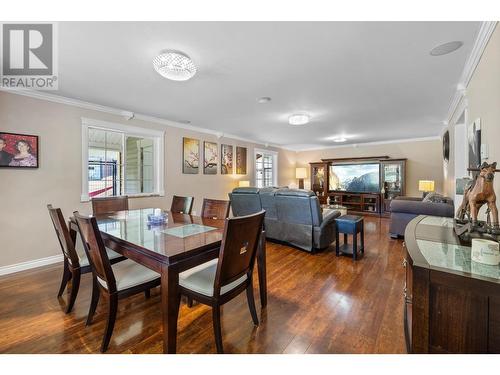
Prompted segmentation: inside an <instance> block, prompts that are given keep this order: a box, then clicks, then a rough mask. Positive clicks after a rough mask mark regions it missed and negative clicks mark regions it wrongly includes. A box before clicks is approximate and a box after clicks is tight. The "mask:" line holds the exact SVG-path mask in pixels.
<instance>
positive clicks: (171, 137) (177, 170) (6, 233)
mask: <svg viewBox="0 0 500 375" xmlns="http://www.w3.org/2000/svg"><path fill="white" fill-rule="evenodd" d="M81 117H88V118H93V119H98V120H104V121H110V122H115V123H122V124H128V125H134V126H141V127H147V128H152V129H157V130H164V131H165V154H166V155H165V192H166V196H165V197H148V198H135V199H131V202H130V205H131V207H132V208H138V207H161V208H164V209H166V208H169V207H170V202H171V199H172V195H173V194H178V195H192V196H194V197H195V205H194V210H195V211H196V212H198V213H199V212H200V210H201V204H202V200H203V197H207V198H216V199H227V193H228V192H230V191H231V190H232V189H233V188H234V187H235V186H236V185H237V181H238V180H250V181H253V179H254V165H253V153H254V147H255V146H257V147H259V148H264V146H262V145H255V144H252V143H248V142H242V141H238V140H232V139H227V138H222V139H219V140H218V139H217V137H216V136H214V135H211V134H205V133H200V132H195V131H189V130H184V129H180V128H175V127H169V126H165V125H161V124H157V123H149V122H144V121H138V120H131V121H127V120H125V119H124V118H123V117H120V116H115V115H111V114H106V113H103V112H97V111H92V110H86V109H81V108H77V107H73V106H69V105H64V104H59V103H53V102H49V101H44V100H39V99H33V98H29V97H25V96H20V95H14V94H10V93H5V92H0V131H10V132H18V133H26V134H35V135H39V136H40V168H38V169H35V170H28V169H24V170H23V169H0V267H2V266H6V265H11V264H16V263H20V262H25V261H31V260H35V259H40V258H44V257H48V256H52V255H57V254H59V253H60V250H59V248H58V246H59V245H58V243H57V241H56V237H55V235H54V231H53V228H52V226H51V223H50V220H49V217H48V214H47V209H46V205H47V204H48V203H52V204H54V205H55V206H59V207H61V208H62V210H63V213H64V214H65V215H66V216H69V215H70V214H71V213H72V212H73V211H74V210H81V211H83V212H90V205H89V203H81V202H80V195H81V193H82V192H81V147H82V145H81ZM186 136H187V137H193V138H197V139H200V140H202V141H203V140H207V141H213V142H218V143H219V144H220V143H221V142H223V143H228V144H233V145H241V146H245V147H247V148H248V151H247V158H248V160H247V168H248V175H246V176H236V175H235V176H231V175H221V174H220V173H219V174H217V175H203V174H198V175H186V174H182V162H181V160H182V137H186ZM270 149H272V148H270ZM274 150H276V151H279V155H278V162H279V170H280V176H279V181H278V182H279V184H280V185H288V184H290V183H291V182H292V181H293V173H294V167H295V152H287V151H283V150H277V149H274Z"/></svg>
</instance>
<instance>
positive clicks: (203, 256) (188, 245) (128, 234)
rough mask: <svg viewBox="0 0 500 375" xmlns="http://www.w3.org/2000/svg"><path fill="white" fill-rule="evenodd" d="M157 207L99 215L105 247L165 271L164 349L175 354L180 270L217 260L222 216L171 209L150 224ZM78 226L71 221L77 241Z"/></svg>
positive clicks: (261, 252)
mask: <svg viewBox="0 0 500 375" xmlns="http://www.w3.org/2000/svg"><path fill="white" fill-rule="evenodd" d="M153 212H154V209H153V208H147V209H138V210H129V211H118V212H113V213H108V214H101V215H96V219H97V224H98V226H99V229H100V231H101V235H102V238H103V240H104V243H105V245H106V247H108V248H110V249H112V250H114V251H116V252H118V253H120V254H122V255H123V256H125V257H127V258H129V259H132V260H134V261H136V262H137V263H139V264H141V265H143V266H145V267H148V268H150V269H152V270H154V271H156V272H158V273H159V274H160V275H161V307H162V325H163V351H164V353H175V352H176V341H177V319H178V314H179V311H178V303H177V297H178V287H179V273H180V272H183V271H185V270H187V269H189V268H192V267H195V266H197V265H199V264H202V263H204V262H207V261H209V260H211V259H214V258H217V257H218V255H219V249H220V246H221V240H222V236H223V232H224V222H225V220H224V219H215V218H203V217H199V216H193V215H186V214H180V213H172V212H167V214H168V218H167V222H166V223H165V224H163V225H155V226H151V225H149V224H148V215H149V214H152V213H153ZM77 231H78V228H77V226H76V223H75V221H74V219H73V218H71V219H70V232H71V237H72V239H73V241H74V242H75V243H76V236H77ZM257 268H258V277H259V289H260V299H261V305H262V307H265V306H266V304H267V286H266V259H265V234H264V232H263V235H262V238H261V241H260V246H259V249H258V253H257Z"/></svg>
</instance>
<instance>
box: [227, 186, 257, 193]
mask: <svg viewBox="0 0 500 375" xmlns="http://www.w3.org/2000/svg"><path fill="white" fill-rule="evenodd" d="M234 193H237V194H258V193H259V188H256V187H237V188H234V189H233V194H234Z"/></svg>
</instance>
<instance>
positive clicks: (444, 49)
mask: <svg viewBox="0 0 500 375" xmlns="http://www.w3.org/2000/svg"><path fill="white" fill-rule="evenodd" d="M463 44H464V43H463V42H460V41H458V40H456V41H453V42H448V43H444V44H441V45H439V46H436V47H434V48H433V49H432V50H431V55H432V56H442V55H447V54H448V53H452V52H453V51H456V50H457V49H459V48H460V47H462V46H463Z"/></svg>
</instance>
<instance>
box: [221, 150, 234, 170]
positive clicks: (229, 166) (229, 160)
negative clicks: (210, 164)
mask: <svg viewBox="0 0 500 375" xmlns="http://www.w3.org/2000/svg"><path fill="white" fill-rule="evenodd" d="M220 149H221V152H220V159H221V162H220V173H221V174H233V146H231V145H221V146H220Z"/></svg>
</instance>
